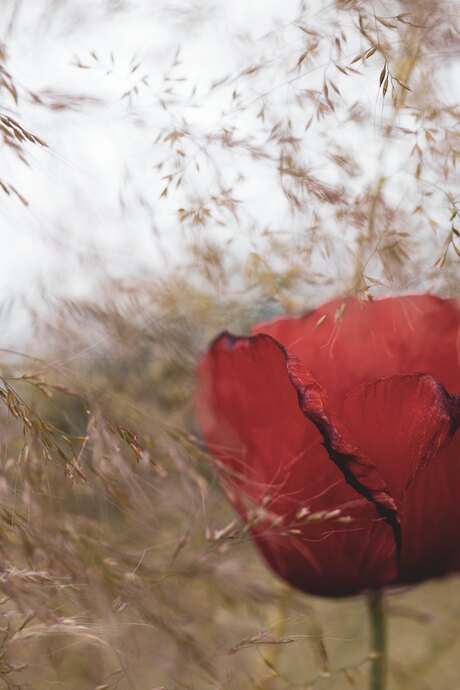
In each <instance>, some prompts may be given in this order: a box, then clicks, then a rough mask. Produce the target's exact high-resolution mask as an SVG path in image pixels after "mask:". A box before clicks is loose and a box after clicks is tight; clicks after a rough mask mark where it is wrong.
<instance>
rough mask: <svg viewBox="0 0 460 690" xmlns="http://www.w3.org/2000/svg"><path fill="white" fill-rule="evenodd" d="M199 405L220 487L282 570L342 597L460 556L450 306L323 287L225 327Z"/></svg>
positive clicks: (457, 363)
mask: <svg viewBox="0 0 460 690" xmlns="http://www.w3.org/2000/svg"><path fill="white" fill-rule="evenodd" d="M198 379H199V385H198V392H197V400H196V403H197V416H198V420H199V424H200V426H201V429H202V431H203V434H204V437H205V440H206V442H207V445H208V448H209V450H210V452H211V453H212V455H213V456H214V457H215V458H216V460H217V462H218V467H219V468H220V469H219V472H220V476H221V479H222V482H223V484H224V486H225V489H226V491H227V494H228V495H229V497H230V499H231V501H232V502H233V504H234V505H235V507H236V509H237V510H238V512H239V513H240V515H241V516H242V517H243V519H244V520H245V521H246V522H247V523H248V524H250V527H251V530H252V534H253V536H254V538H255V541H256V543H257V546H258V547H259V549H260V551H261V552H262V554H263V556H264V557H265V559H266V560H267V561H268V563H269V564H270V566H271V567H272V568H273V569H274V570H275V572H276V573H277V574H278V575H279V576H281V577H282V578H284V579H285V580H287V581H288V582H290V583H291V584H292V585H294V586H296V587H298V588H300V589H302V590H304V591H306V592H310V593H314V594H320V595H324V596H334V597H335V596H346V595H351V594H355V593H357V592H360V591H363V590H366V589H378V588H382V587H384V586H387V585H391V584H396V583H413V582H418V581H421V580H424V579H427V578H430V577H435V576H440V575H443V574H446V573H449V572H451V571H455V570H458V569H460V500H459V497H460V434H457V435H455V432H456V431H457V429H458V427H459V425H460V397H459V396H460V310H459V309H458V307H457V306H456V304H455V302H454V301H452V300H447V299H440V298H437V297H434V296H432V295H428V294H426V295H416V296H406V297H394V298H386V299H382V300H376V301H374V302H366V303H365V304H364V305H361V304H360V303H359V302H358V301H357V300H356V299H354V298H350V299H347V300H346V301H345V302H343V301H342V302H341V301H340V300H334V301H332V302H329V303H327V304H325V305H323V306H320V307H319V308H318V309H316V310H314V311H312V312H309V313H308V314H306V315H305V316H303V317H300V318H291V317H286V318H280V319H277V320H275V321H272V322H270V323H264V324H261V325H258V326H255V327H254V329H253V335H252V336H251V337H236V336H233V335H231V334H229V333H222V334H221V335H220V336H218V337H217V338H216V339H215V340H214V342H213V343H212V344H211V346H210V348H209V350H208V352H207V353H206V354H205V356H204V357H203V359H202V361H201V363H200V366H199V374H198Z"/></svg>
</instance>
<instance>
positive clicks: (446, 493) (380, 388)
mask: <svg viewBox="0 0 460 690" xmlns="http://www.w3.org/2000/svg"><path fill="white" fill-rule="evenodd" d="M342 414H343V417H344V419H345V422H346V424H347V428H348V429H349V430H350V432H351V434H352V435H353V437H354V438H355V439H356V441H357V443H358V444H359V446H360V447H361V448H362V449H363V451H364V453H365V454H366V455H367V456H368V457H369V458H370V459H371V460H372V462H373V463H374V464H375V465H376V467H377V468H378V470H379V471H380V472H381V474H382V476H383V477H384V478H385V481H386V483H387V485H388V486H389V488H390V491H391V494H392V496H393V497H394V498H395V500H396V502H397V504H398V508H399V513H400V519H401V531H402V549H401V576H400V577H401V579H402V581H413V580H414V579H425V578H426V577H428V576H429V574H428V573H429V572H433V573H435V572H445V571H447V570H448V569H449V565H450V563H451V562H452V561H453V559H454V557H455V556H457V555H460V546H459V544H460V540H459V538H460V503H459V502H458V501H457V500H454V501H453V500H452V496H455V495H456V491H458V493H459V494H460V473H459V471H458V468H459V462H460V453H459V448H460V445H459V438H458V437H459V436H460V435H457V437H456V438H453V436H454V434H455V432H456V430H457V428H458V426H459V424H460V398H458V397H456V396H451V395H449V394H448V393H447V391H446V390H445V388H444V386H442V385H441V384H440V383H438V382H437V381H436V380H435V379H434V378H433V377H432V376H428V375H426V374H411V375H406V376H393V377H389V378H382V379H377V380H375V381H371V382H369V383H367V384H363V385H361V386H358V387H357V388H355V389H354V390H352V391H351V392H350V393H349V394H348V395H347V396H346V398H345V400H344V404H343V410H342ZM455 487H458V488H457V490H456V489H455Z"/></svg>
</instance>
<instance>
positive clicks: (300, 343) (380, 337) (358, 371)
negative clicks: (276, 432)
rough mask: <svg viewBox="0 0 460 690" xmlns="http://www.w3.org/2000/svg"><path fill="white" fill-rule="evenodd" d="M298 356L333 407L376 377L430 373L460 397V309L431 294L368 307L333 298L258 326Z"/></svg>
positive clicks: (352, 300)
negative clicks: (302, 312) (299, 313)
mask: <svg viewBox="0 0 460 690" xmlns="http://www.w3.org/2000/svg"><path fill="white" fill-rule="evenodd" d="M253 332H254V333H267V334H269V335H271V336H273V337H274V338H275V339H276V340H278V341H279V342H280V343H281V344H282V345H284V347H286V348H287V349H288V350H289V352H290V353H291V354H293V355H295V356H296V357H298V358H299V359H300V360H301V361H302V362H303V363H304V364H305V366H306V367H307V368H308V370H309V371H311V373H312V375H313V376H314V377H315V379H316V380H317V381H319V382H320V383H321V385H322V386H323V387H324V388H325V389H326V391H327V392H328V394H329V396H330V398H331V399H332V400H333V402H334V403H335V404H339V402H340V401H341V400H342V398H343V396H344V395H345V393H346V392H347V391H349V390H350V389H351V388H353V387H354V386H356V385H358V384H359V383H364V382H366V381H369V380H371V379H374V378H376V377H378V376H393V375H396V374H410V373H418V372H426V373H429V374H431V375H432V376H434V377H435V379H436V380H437V381H439V382H440V383H442V384H444V385H445V386H446V388H447V389H448V390H449V391H451V392H452V393H455V394H457V395H460V310H459V308H458V306H457V304H456V303H455V301H454V300H450V299H441V298H439V297H435V296H434V295H429V294H425V295H409V296H403V297H388V298H384V299H378V300H375V301H372V302H370V301H366V302H364V303H363V304H361V303H360V302H358V300H357V299H356V298H347V299H345V300H340V299H335V300H332V301H330V302H327V303H326V304H324V305H322V306H320V307H318V309H315V310H313V311H311V312H309V313H307V314H306V315H305V316H303V317H300V318H281V319H276V320H275V321H272V322H271V323H262V324H259V325H257V326H255V327H254V329H253Z"/></svg>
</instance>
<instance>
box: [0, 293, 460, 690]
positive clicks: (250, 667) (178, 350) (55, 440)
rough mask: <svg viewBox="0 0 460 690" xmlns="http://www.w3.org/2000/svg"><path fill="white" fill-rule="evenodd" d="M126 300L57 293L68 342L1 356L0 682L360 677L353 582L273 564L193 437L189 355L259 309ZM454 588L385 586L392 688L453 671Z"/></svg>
mask: <svg viewBox="0 0 460 690" xmlns="http://www.w3.org/2000/svg"><path fill="white" fill-rule="evenodd" d="M115 304H117V305H118V306H115ZM197 304H198V303H197ZM192 306H193V305H192ZM134 312H135V313H134ZM134 312H133V311H130V312H129V313H127V312H124V311H123V308H122V300H121V298H120V300H119V301H113V302H112V303H111V304H109V305H108V306H107V307H104V308H103V307H102V306H101V307H100V308H99V309H98V310H97V313H96V312H94V309H93V311H91V310H90V309H89V308H85V306H84V305H82V304H80V305H79V309H78V313H76V311H75V310H73V311H72V310H71V309H70V306H69V305H67V306H66V308H65V313H66V318H67V323H68V324H69V328H68V332H67V338H68V339H66V338H65V337H63V336H64V335H65V334H63V333H62V332H61V333H60V336H59V338H58V339H55V344H54V345H53V346H51V345H50V351H49V352H48V354H47V357H46V358H45V360H44V361H39V360H21V359H15V360H12V361H10V363H9V365H8V366H6V365H5V367H4V370H3V374H4V376H5V381H4V390H6V391H8V392H9V393H10V396H9V399H8V400H5V399H4V400H3V402H4V403H9V405H10V408H11V409H12V411H13V413H14V414H13V413H12V412H10V413H8V414H7V413H6V404H5V405H4V406H3V407H4V412H3V414H2V425H1V434H2V442H3V463H2V473H1V477H0V492H1V505H0V517H1V520H2V529H1V531H0V558H1V573H0V589H1V591H2V593H3V598H2V600H1V603H0V614H1V623H0V626H1V630H0V634H1V638H0V642H1V658H0V687H2V685H1V684H3V687H5V688H7V687H10V688H38V689H41V688H49V687H58V688H59V687H62V688H69V689H74V688H75V689H77V688H78V689H80V688H88V690H89V689H90V688H92V689H93V690H94V689H95V688H99V690H102V688H118V689H119V690H121V689H124V688H126V689H131V688H135V689H136V690H152V688H160V687H164V688H168V689H169V690H175V689H178V688H181V689H182V688H184V689H185V688H189V689H190V690H191V689H192V688H199V689H203V690H208V689H209V690H211V689H213V690H214V689H217V688H219V689H225V690H240V689H245V688H260V689H261V690H282V689H283V690H284V689H286V690H287V689H288V688H292V689H296V688H299V689H300V688H301V689H302V690H306V688H315V689H320V690H334V689H336V690H339V689H342V688H346V687H350V688H363V689H364V688H366V687H367V673H368V669H369V662H368V654H369V651H370V649H369V636H368V625H367V614H366V610H365V605H364V598H363V597H357V598H353V599H348V600H342V601H328V600H322V599H318V598H313V597H308V596H305V595H303V594H301V593H298V592H295V591H292V590H290V589H288V588H287V587H286V585H284V584H283V583H282V582H280V581H279V580H278V579H277V578H276V577H275V576H273V575H272V574H271V573H270V572H269V571H268V570H267V569H266V567H265V565H264V564H263V562H262V561H261V559H260V558H259V556H258V554H257V552H256V550H255V548H254V546H253V545H252V543H251V540H250V538H249V537H248V535H247V534H245V532H244V531H242V530H241V527H242V526H241V525H239V524H238V520H237V519H236V518H235V515H234V514H233V512H232V510H231V508H230V507H229V506H228V504H227V501H226V499H225V497H224V495H223V493H222V491H221V490H220V488H219V485H218V483H217V481H216V476H215V473H214V469H213V465H212V461H211V460H210V458H209V457H208V456H207V455H206V453H205V449H204V448H203V447H202V445H201V443H200V441H199V435H198V431H197V429H196V427H195V422H194V416H193V400H192V398H193V387H194V371H195V366H196V361H197V357H198V356H199V352H200V351H201V350H202V349H203V348H204V346H205V343H206V342H207V340H208V339H209V337H210V335H211V332H212V331H213V329H214V331H215V330H217V329H218V328H219V325H220V324H219V322H220V321H223V320H224V317H225V319H226V321H227V323H226V325H230V326H231V327H233V328H234V329H235V330H237V331H242V330H244V329H245V328H246V326H247V324H248V323H249V321H250V320H252V319H254V318H257V314H254V313H248V312H246V311H244V310H243V309H242V308H238V307H237V306H235V305H233V306H232V305H226V306H225V305H217V303H216V305H214V306H213V303H212V300H211V301H209V300H208V301H207V302H206V309H205V311H204V312H200V310H199V309H198V306H197V305H195V308H192V307H191V309H190V311H189V313H188V314H187V315H186V316H182V317H181V318H177V319H172V318H171V319H166V318H164V313H165V312H162V309H161V308H160V307H158V306H157V307H156V308H155V309H153V308H152V309H151V310H147V311H142V310H140V311H136V310H134ZM259 316H260V314H259ZM83 323H84V324H85V326H84V327H83V326H82V324H83ZM71 324H74V330H72V328H71V327H70V325H71ZM96 329H97V330H98V338H95V337H94V333H95V330H96ZM88 334H91V335H88ZM92 342H98V343H99V345H97V347H94V346H93V347H92V346H91V343H92ZM77 352H80V355H79V356H75V355H76V354H77ZM24 374H25V375H26V377H25V378H24ZM21 377H22V378H21ZM8 386H9V387H10V388H9V389H8ZM15 405H16V407H15ZM18 410H19V412H18ZM15 414H16V416H17V417H18V418H15ZM24 418H27V420H28V422H25V421H24ZM39 420H40V421H39ZM40 424H42V426H40ZM26 449H28V450H26ZM58 449H60V451H61V452H59V450H58ZM232 523H233V524H232ZM220 530H222V532H220V533H219V531H220ZM458 587H459V581H458V580H457V579H456V578H455V577H452V578H450V579H444V580H439V581H435V582H431V583H427V584H425V585H423V586H419V587H416V588H414V589H412V590H407V591H404V592H391V593H389V595H388V609H389V620H390V659H391V662H390V681H389V688H390V690H397V689H400V690H402V689H404V690H411V689H413V690H425V689H426V690H429V689H433V690H434V689H435V688H436V689H438V688H446V689H447V688H448V689H450V690H454V689H455V688H457V687H458V686H459V683H460V669H459V666H458V663H457V658H458V654H459V651H460V643H459V641H458V637H459V635H458V633H459V628H460V622H459V621H460V619H459V613H460V611H459V609H460V604H459V603H458V591H459V590H458Z"/></svg>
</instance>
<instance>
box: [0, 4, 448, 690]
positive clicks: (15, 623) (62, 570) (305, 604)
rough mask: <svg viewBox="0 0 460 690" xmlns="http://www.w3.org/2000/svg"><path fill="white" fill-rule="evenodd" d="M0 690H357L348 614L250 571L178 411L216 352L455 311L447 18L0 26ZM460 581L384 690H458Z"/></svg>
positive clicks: (71, 12) (267, 12) (32, 9)
mask: <svg viewBox="0 0 460 690" xmlns="http://www.w3.org/2000/svg"><path fill="white" fill-rule="evenodd" d="M0 31H1V34H0V41H1V43H0V130H1V136H2V139H3V141H2V148H1V152H2V156H1V167H0V213H1V216H2V232H1V234H0V243H1V244H0V256H1V259H0V262H1V264H0V265H1V271H0V289H1V295H2V299H1V302H0V314H1V319H2V331H1V340H0V346H1V350H0V352H1V375H2V379H1V386H0V402H1V403H2V405H1V422H2V423H1V431H0V434H1V435H0V439H1V444H2V445H1V451H2V463H1V467H0V494H1V495H0V518H1V522H2V528H1V530H0V558H1V573H0V591H1V594H2V599H1V601H0V617H1V624H0V644H1V653H0V684H3V685H0V687H5V688H39V689H41V688H50V687H57V688H59V687H62V688H69V689H71V688H75V689H77V688H78V689H79V690H80V689H86V688H87V689H88V690H89V689H93V690H96V689H99V690H103V689H106V688H107V689H108V688H118V689H119V690H122V689H124V688H126V689H128V688H129V689H136V690H154V689H155V688H157V689H158V688H167V689H168V690H177V689H178V688H180V689H192V688H197V689H198V688H199V689H200V690H201V689H203V690H206V689H211V688H212V689H217V688H219V689H222V690H224V689H225V690H236V689H240V688H242V689H245V688H261V689H264V690H281V689H288V688H301V689H303V690H307V688H315V690H316V689H317V688H318V689H320V690H333V689H339V688H340V689H342V688H346V687H350V688H365V687H367V673H368V670H369V660H368V652H369V642H368V630H367V619H366V612H365V607H364V603H363V601H362V600H361V599H360V598H355V599H349V600H343V601H340V602H333V601H326V600H321V599H315V598H313V597H307V596H304V595H302V594H299V593H296V592H293V591H291V590H289V589H288V588H287V587H286V586H285V585H284V584H282V583H281V582H280V581H278V580H277V579H276V578H275V576H273V575H272V574H271V573H269V572H268V571H267V570H266V569H265V567H264V565H263V564H262V562H261V561H260V559H259V557H258V555H257V554H256V552H255V550H254V548H253V547H252V545H251V543H250V540H249V538H248V535H247V534H246V532H245V531H244V528H243V527H242V525H240V524H239V523H238V520H237V519H236V517H235V515H234V514H233V512H232V510H231V509H230V508H229V507H228V506H227V503H226V500H225V498H224V495H223V493H222V492H221V490H220V489H219V486H218V484H217V482H216V477H215V474H214V468H213V463H212V460H211V459H210V458H209V457H208V456H207V454H206V451H205V448H204V447H203V445H202V443H201V442H200V436H199V430H198V429H197V427H196V422H195V419H194V414H193V390H194V377H195V368H196V363H197V361H198V358H199V356H200V353H202V352H203V351H204V349H205V347H206V344H207V343H208V342H209V340H210V339H211V338H212V337H214V336H215V335H216V334H217V333H218V332H219V331H221V330H222V329H228V330H232V331H234V332H236V333H245V332H247V330H248V327H249V325H250V324H251V323H253V322H256V321H258V320H264V319H267V318H270V317H271V316H276V315H278V314H281V313H288V312H289V313H299V312H302V311H305V310H307V309H309V308H311V307H314V306H316V305H317V304H319V303H320V302H321V301H323V300H325V299H327V298H329V297H333V296H336V295H343V296H347V295H349V294H356V295H358V297H359V298H360V299H362V300H366V299H372V298H374V297H378V296H381V295H388V294H401V293H411V292H420V291H432V292H435V293H436V294H440V295H448V296H453V297H457V298H459V297H460V280H459V275H460V270H459V265H460V235H459V230H460V223H459V222H458V213H459V210H460V208H459V196H458V189H459V175H458V172H457V161H458V160H459V159H460V131H459V127H458V123H459V116H460V108H459V106H458V103H459V102H460V86H459V83H460V82H459V79H458V74H459V69H460V67H459V58H460V54H459V45H460V7H459V5H458V3H457V2H452V3H450V2H440V1H438V0H430V1H428V0H413V1H411V2H406V1H397V0H392V1H391V2H375V3H369V2H363V1H361V0H333V1H332V2H326V1H318V2H298V1H297V0H287V1H286V2H284V3H282V4H281V3H279V2H275V1H274V0H264V2H258V1H257V0H245V1H244V2H243V0H234V1H233V2H232V3H224V2H219V1H218V0H171V1H164V2H162V1H161V0H159V1H158V2H155V3H152V2H149V1H148V0H96V1H94V0H93V1H92V2H89V1H87V0H2V13H1V18H0ZM458 601H459V597H458V582H457V581H456V580H455V578H451V579H446V580H442V581H436V582H432V583H428V584H426V585H423V586H420V587H417V588H415V589H413V590H410V591H404V592H399V591H398V592H392V593H390V594H389V601H388V606H389V613H390V632H391V643H390V656H391V668H390V683H389V687H390V689H393V690H396V689H397V688H404V689H405V690H415V689H416V690H425V689H426V690H428V689H434V688H436V690H440V689H443V690H454V689H456V688H458V687H459V686H460V668H459V665H458V663H457V662H456V659H457V658H458V654H459V651H460V648H459V642H458V636H459V632H460V620H459V618H458V614H459V609H460V603H458Z"/></svg>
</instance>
